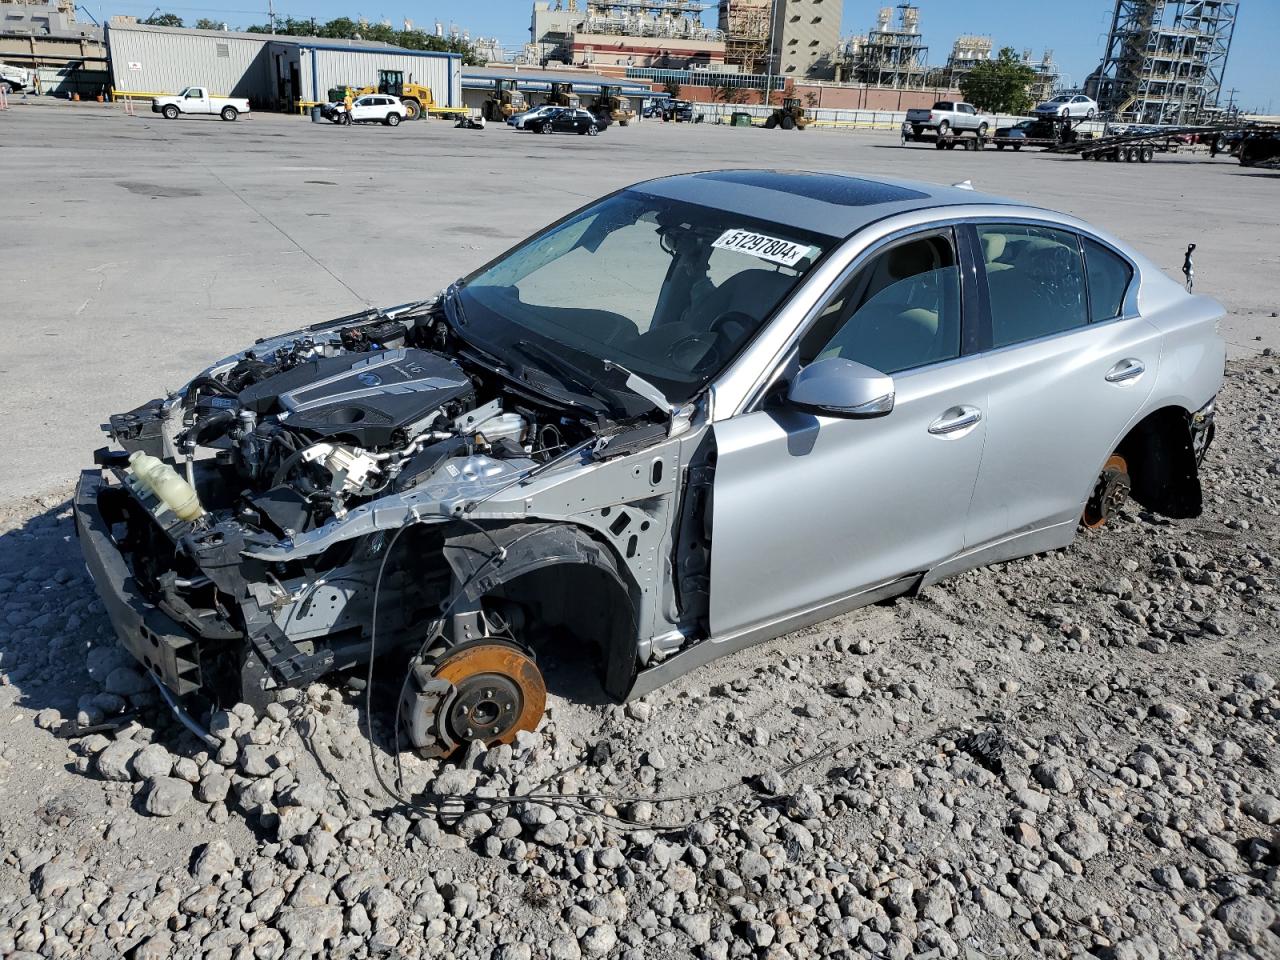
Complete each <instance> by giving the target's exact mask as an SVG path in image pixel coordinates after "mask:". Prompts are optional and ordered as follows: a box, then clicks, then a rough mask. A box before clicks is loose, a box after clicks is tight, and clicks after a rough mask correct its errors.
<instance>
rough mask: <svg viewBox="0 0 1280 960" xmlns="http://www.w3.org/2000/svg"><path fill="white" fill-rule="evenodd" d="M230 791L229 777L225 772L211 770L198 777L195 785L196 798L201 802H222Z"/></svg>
mask: <svg viewBox="0 0 1280 960" xmlns="http://www.w3.org/2000/svg"><path fill="white" fill-rule="evenodd" d="M230 791H231V778H230V777H228V776H227V775H226V774H225V773H221V772H219V771H216V770H215V771H213V772H212V773H207V774H205V775H204V776H203V777H201V778H200V783H199V785H197V786H196V790H195V794H196V798H197V799H198V800H200V802H201V803H222V802H223V801H224V800H226V799H227V794H228V793H229V792H230Z"/></svg>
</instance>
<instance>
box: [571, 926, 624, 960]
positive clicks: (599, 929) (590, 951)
mask: <svg viewBox="0 0 1280 960" xmlns="http://www.w3.org/2000/svg"><path fill="white" fill-rule="evenodd" d="M617 945H618V931H617V930H616V929H614V926H613V924H611V923H601V924H597V925H596V926H594V927H591V928H590V929H588V930H587V932H586V933H584V934H583V935H582V936H581V937H580V938H579V939H578V946H580V947H581V948H582V952H583V953H585V954H586V955H587V956H588V957H603V956H605V955H606V954H608V953H610V952H611V951H612V950H613V948H614V947H616V946H617Z"/></svg>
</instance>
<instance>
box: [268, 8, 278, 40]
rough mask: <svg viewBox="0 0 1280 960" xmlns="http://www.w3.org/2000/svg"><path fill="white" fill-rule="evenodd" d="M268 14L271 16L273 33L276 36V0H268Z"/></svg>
mask: <svg viewBox="0 0 1280 960" xmlns="http://www.w3.org/2000/svg"><path fill="white" fill-rule="evenodd" d="M267 16H268V17H270V18H271V33H272V35H273V36H274V35H275V32H276V5H275V0H267Z"/></svg>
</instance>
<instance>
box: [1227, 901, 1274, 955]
mask: <svg viewBox="0 0 1280 960" xmlns="http://www.w3.org/2000/svg"><path fill="white" fill-rule="evenodd" d="M1214 916H1216V917H1217V918H1218V919H1219V920H1220V921H1222V926H1223V927H1225V928H1226V931H1227V934H1228V935H1229V936H1230V937H1231V939H1232V940H1236V941H1238V942H1240V943H1250V944H1252V943H1257V942H1258V941H1259V940H1260V939H1262V937H1263V936H1265V935H1266V934H1267V930H1268V929H1269V928H1270V927H1271V924H1272V923H1273V922H1274V921H1275V919H1276V914H1275V911H1274V910H1273V909H1272V908H1271V907H1270V906H1269V905H1268V904H1267V902H1266V901H1265V900H1263V899H1262V898H1261V897H1254V896H1243V897H1232V898H1231V899H1230V900H1227V901H1226V902H1225V903H1223V904H1222V906H1220V907H1218V910H1217V912H1216V913H1215V914H1214Z"/></svg>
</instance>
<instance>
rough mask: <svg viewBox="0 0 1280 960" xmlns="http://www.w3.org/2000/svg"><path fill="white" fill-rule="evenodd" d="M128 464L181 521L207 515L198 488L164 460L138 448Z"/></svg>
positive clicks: (143, 483) (137, 476) (141, 481)
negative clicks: (197, 493)
mask: <svg viewBox="0 0 1280 960" xmlns="http://www.w3.org/2000/svg"><path fill="white" fill-rule="evenodd" d="M129 466H130V467H132V468H133V475H134V476H135V477H136V478H137V479H138V481H139V482H140V483H141V484H142V485H143V486H145V487H146V488H147V489H148V490H150V491H151V492H152V493H154V494H155V495H156V496H157V497H159V498H160V500H161V502H163V503H164V505H165V506H166V507H168V508H169V509H170V510H172V511H173V512H174V514H175V515H176V516H177V517H178V519H179V520H194V519H196V518H197V517H199V516H202V515H203V514H204V508H203V507H202V506H200V498H199V497H198V496H196V491H195V488H194V487H192V486H191V484H189V483H187V481H185V480H183V479H182V477H180V476H179V475H178V471H177V470H175V469H173V467H171V466H169V465H168V464H167V463H165V462H164V461H163V460H160V459H158V458H156V457H153V456H150V455H149V454H146V453H143V452H142V451H141V450H135V451H134V452H133V453H131V454H129Z"/></svg>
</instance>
